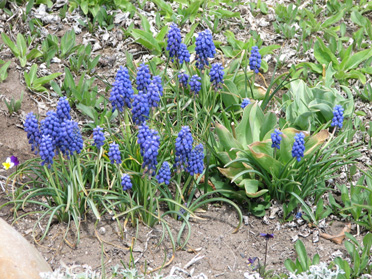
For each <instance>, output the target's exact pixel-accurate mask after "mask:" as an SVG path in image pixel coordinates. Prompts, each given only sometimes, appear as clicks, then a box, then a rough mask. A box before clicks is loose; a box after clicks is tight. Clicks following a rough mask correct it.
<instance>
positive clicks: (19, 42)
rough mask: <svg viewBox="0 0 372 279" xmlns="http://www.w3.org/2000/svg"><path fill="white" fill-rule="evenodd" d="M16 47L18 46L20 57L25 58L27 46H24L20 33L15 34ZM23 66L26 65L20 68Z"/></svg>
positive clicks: (23, 39) (23, 38)
mask: <svg viewBox="0 0 372 279" xmlns="http://www.w3.org/2000/svg"><path fill="white" fill-rule="evenodd" d="M17 46H18V49H19V54H20V55H21V57H25V56H26V52H27V45H26V41H25V37H23V35H22V34H21V33H18V34H17ZM21 66H22V65H21ZM24 66H26V64H25V65H23V66H22V67H24Z"/></svg>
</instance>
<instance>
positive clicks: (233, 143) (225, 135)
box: [216, 123, 243, 151]
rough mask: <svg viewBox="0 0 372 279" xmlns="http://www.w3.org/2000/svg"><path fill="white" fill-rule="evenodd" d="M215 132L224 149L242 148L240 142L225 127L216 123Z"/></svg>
mask: <svg viewBox="0 0 372 279" xmlns="http://www.w3.org/2000/svg"><path fill="white" fill-rule="evenodd" d="M216 132H217V136H218V138H219V140H220V143H221V145H222V146H223V148H224V150H226V151H230V150H231V148H238V149H243V146H242V144H241V143H240V142H239V141H238V140H236V139H235V138H234V137H233V135H232V134H231V133H230V131H229V130H227V129H226V127H224V126H222V125H221V124H219V123H216Z"/></svg>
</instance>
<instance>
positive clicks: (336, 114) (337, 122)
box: [331, 105, 344, 129]
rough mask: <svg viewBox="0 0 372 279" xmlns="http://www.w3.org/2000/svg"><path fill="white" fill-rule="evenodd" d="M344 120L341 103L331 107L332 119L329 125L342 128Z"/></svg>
mask: <svg viewBox="0 0 372 279" xmlns="http://www.w3.org/2000/svg"><path fill="white" fill-rule="evenodd" d="M343 122H344V108H343V107H342V106H341V105H337V106H335V108H334V109H333V119H332V123H331V126H332V127H334V126H336V127H337V126H338V127H339V128H340V129H341V128H342V124H343Z"/></svg>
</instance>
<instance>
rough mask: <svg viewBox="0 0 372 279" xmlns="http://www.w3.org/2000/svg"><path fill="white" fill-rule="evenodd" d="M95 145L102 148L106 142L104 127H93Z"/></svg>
mask: <svg viewBox="0 0 372 279" xmlns="http://www.w3.org/2000/svg"><path fill="white" fill-rule="evenodd" d="M93 140H94V142H93V145H95V146H96V147H97V149H100V148H101V147H102V146H103V145H104V144H105V143H104V141H105V135H104V134H103V129H102V128H101V127H100V126H97V127H96V128H94V129H93Z"/></svg>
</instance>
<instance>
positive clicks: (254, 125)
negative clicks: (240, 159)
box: [236, 103, 264, 146]
mask: <svg viewBox="0 0 372 279" xmlns="http://www.w3.org/2000/svg"><path fill="white" fill-rule="evenodd" d="M263 121H264V114H263V112H262V110H261V108H260V106H259V105H258V104H257V103H253V104H250V105H248V106H246V107H245V109H244V112H243V117H242V120H241V122H240V123H239V124H238V125H237V127H236V137H237V139H238V140H239V142H240V143H241V144H242V145H243V146H247V145H248V144H251V143H253V142H255V141H259V139H260V130H261V125H262V123H263Z"/></svg>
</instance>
